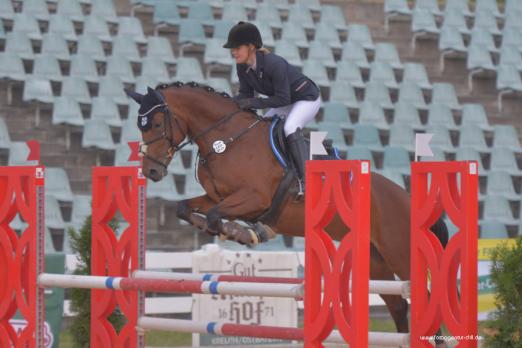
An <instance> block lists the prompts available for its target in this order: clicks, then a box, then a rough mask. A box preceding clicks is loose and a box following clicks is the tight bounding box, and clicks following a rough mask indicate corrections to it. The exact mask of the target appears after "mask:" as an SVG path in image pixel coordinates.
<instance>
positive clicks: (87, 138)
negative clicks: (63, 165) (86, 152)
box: [82, 120, 115, 150]
mask: <svg viewBox="0 0 522 348" xmlns="http://www.w3.org/2000/svg"><path fill="white" fill-rule="evenodd" d="M82 147H83V148H88V147H94V148H97V149H102V150H114V149H115V145H114V141H113V139H112V135H111V130H110V129H109V125H108V124H107V123H105V121H103V120H85V125H84V127H83V135H82Z"/></svg>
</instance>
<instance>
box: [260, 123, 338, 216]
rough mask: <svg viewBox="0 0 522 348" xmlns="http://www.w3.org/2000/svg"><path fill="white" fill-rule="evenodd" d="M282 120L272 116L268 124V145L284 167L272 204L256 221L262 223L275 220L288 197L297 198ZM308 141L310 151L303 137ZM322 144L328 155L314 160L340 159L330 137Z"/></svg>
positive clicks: (294, 172)
mask: <svg viewBox="0 0 522 348" xmlns="http://www.w3.org/2000/svg"><path fill="white" fill-rule="evenodd" d="M284 124H285V122H284V120H283V119H282V118H280V117H278V116H274V117H273V118H272V121H271V124H270V133H269V137H270V146H271V148H272V152H273V153H274V156H275V157H276V158H277V160H278V161H279V163H280V164H281V166H282V167H283V169H284V176H283V178H282V179H281V181H280V182H279V185H278V187H277V190H276V192H275V194H274V197H273V198H272V205H271V206H270V208H269V209H268V210H267V211H266V212H264V213H263V214H262V215H261V216H260V217H258V218H257V221H259V222H262V223H264V224H265V225H271V224H273V223H275V222H276V221H277V218H278V217H279V214H280V210H281V209H280V208H281V206H282V205H283V203H284V202H285V201H286V200H287V199H289V198H293V199H297V195H298V193H299V183H298V182H297V179H296V178H297V173H296V168H295V166H294V161H293V159H292V158H291V154H290V151H288V145H287V143H286V135H285V132H284ZM305 141H306V142H307V143H308V151H310V140H309V138H307V139H305ZM323 146H324V147H325V149H326V152H327V153H328V155H314V157H313V159H314V160H335V159H341V158H340V157H339V152H338V151H337V149H336V148H335V147H334V146H333V142H332V140H331V139H325V140H324V141H323Z"/></svg>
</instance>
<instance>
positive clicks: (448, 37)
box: [439, 27, 468, 71]
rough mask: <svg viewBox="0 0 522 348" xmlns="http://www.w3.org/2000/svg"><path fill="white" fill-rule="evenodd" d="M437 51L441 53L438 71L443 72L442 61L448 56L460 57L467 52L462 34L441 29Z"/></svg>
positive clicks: (452, 30) (451, 29)
mask: <svg viewBox="0 0 522 348" xmlns="http://www.w3.org/2000/svg"><path fill="white" fill-rule="evenodd" d="M439 51H441V58H440V70H441V71H444V59H445V57H446V56H448V55H450V54H451V55H457V56H462V55H464V54H465V53H467V52H468V48H467V47H466V45H464V39H463V38H462V34H461V33H460V32H458V31H457V30H454V29H453V28H449V27H446V28H442V29H441V30H440V35H439Z"/></svg>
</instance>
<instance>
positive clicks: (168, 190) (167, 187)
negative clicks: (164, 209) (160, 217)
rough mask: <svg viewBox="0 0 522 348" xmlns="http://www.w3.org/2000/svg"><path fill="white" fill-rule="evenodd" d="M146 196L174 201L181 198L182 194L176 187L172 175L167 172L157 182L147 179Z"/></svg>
mask: <svg viewBox="0 0 522 348" xmlns="http://www.w3.org/2000/svg"><path fill="white" fill-rule="evenodd" d="M188 176H189V175H187V177H188ZM147 198H148V199H154V198H159V199H162V200H165V201H169V202H176V201H180V200H182V199H183V196H182V195H180V194H179V193H178V190H177V189H176V184H175V183H174V177H173V176H172V175H170V174H168V175H166V176H164V177H163V178H162V179H161V180H160V181H158V182H154V181H152V180H147Z"/></svg>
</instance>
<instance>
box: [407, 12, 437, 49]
mask: <svg viewBox="0 0 522 348" xmlns="http://www.w3.org/2000/svg"><path fill="white" fill-rule="evenodd" d="M411 31H412V32H413V36H412V39H411V46H412V48H413V49H415V45H416V42H417V38H418V37H420V36H425V35H427V34H430V35H439V33H440V29H439V28H438V27H437V23H436V21H435V16H434V15H433V13H432V12H430V11H428V10H426V9H415V10H414V11H413V17H412V21H411Z"/></svg>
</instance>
